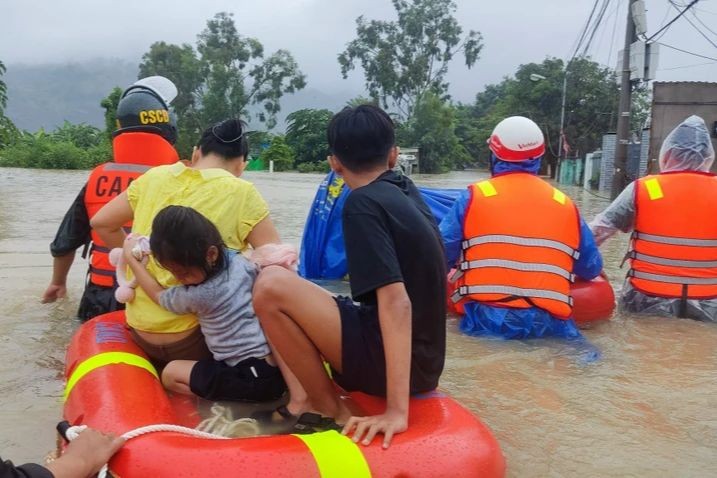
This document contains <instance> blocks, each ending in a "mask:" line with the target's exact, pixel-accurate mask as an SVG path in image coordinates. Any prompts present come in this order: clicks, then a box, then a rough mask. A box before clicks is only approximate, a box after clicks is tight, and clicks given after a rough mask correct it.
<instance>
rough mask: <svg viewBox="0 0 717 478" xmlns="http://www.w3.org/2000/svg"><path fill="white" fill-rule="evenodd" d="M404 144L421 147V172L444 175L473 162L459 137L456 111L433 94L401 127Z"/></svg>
mask: <svg viewBox="0 0 717 478" xmlns="http://www.w3.org/2000/svg"><path fill="white" fill-rule="evenodd" d="M399 137H400V139H401V144H408V145H411V146H418V147H419V148H420V168H421V172H422V173H443V172H446V171H449V170H450V169H453V168H455V167H461V166H464V165H466V164H468V163H470V158H469V156H468V154H467V153H466V150H465V148H464V147H463V145H461V143H460V141H459V139H458V136H456V112H455V109H454V108H453V107H452V106H451V105H450V104H448V103H446V102H444V101H443V100H442V99H441V98H440V97H439V96H438V95H436V94H435V93H432V92H427V93H425V94H424V95H423V96H422V97H421V98H419V100H418V102H417V103H416V108H415V111H414V114H413V118H412V119H411V121H410V122H408V123H407V124H405V125H403V126H402V127H401V128H400V133H399Z"/></svg>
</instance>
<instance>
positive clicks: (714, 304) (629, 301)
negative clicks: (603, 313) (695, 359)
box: [589, 115, 717, 321]
mask: <svg viewBox="0 0 717 478" xmlns="http://www.w3.org/2000/svg"><path fill="white" fill-rule="evenodd" d="M714 160H715V151H714V148H713V147H712V140H711V138H710V133H709V130H708V129H707V126H706V125H705V122H704V120H703V119H702V118H700V117H699V116H696V115H692V116H690V117H689V118H687V119H686V120H684V121H683V122H682V123H680V124H679V125H678V126H677V127H676V128H675V129H673V130H672V131H671V132H670V134H669V135H667V138H665V141H664V142H663V143H662V147H661V148H660V156H659V165H660V172H661V173H670V172H679V171H701V172H708V171H709V170H710V168H711V167H712V163H714ZM685 201H689V198H685ZM634 225H635V183H634V182H632V183H630V184H629V185H628V186H627V187H626V188H625V190H624V191H623V192H622V193H621V194H620V195H619V196H618V197H617V198H616V199H615V200H614V201H613V202H612V203H611V204H610V205H609V206H608V207H607V208H606V209H605V210H604V211H603V212H601V213H600V214H598V215H597V216H596V217H595V219H593V220H592V221H591V222H590V224H589V226H590V229H591V230H592V231H593V234H594V235H595V241H596V242H597V244H598V245H600V244H602V243H603V242H605V240H607V239H608V238H610V237H611V236H612V235H614V234H615V233H616V232H617V231H622V232H630V231H632V229H633V227H634ZM620 307H621V308H622V309H623V310H626V311H628V312H642V313H650V314H655V315H669V316H674V315H677V312H678V310H679V308H680V299H664V298H660V297H651V296H647V295H645V294H642V293H641V292H639V291H637V290H635V289H634V288H633V287H632V286H631V285H630V283H629V281H625V285H624V286H623V290H622V295H621V298H620ZM687 315H688V316H689V317H691V318H695V319H699V320H707V321H717V299H710V300H699V301H698V300H688V301H687Z"/></svg>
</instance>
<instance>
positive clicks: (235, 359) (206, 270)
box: [124, 206, 295, 401]
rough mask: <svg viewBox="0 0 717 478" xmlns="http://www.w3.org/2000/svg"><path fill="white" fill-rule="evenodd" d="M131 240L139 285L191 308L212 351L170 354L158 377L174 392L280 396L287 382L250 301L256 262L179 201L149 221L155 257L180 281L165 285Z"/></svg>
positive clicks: (129, 252)
mask: <svg viewBox="0 0 717 478" xmlns="http://www.w3.org/2000/svg"><path fill="white" fill-rule="evenodd" d="M136 244H137V239H136V238H128V239H127V240H126V241H125V244H124V255H125V258H126V260H127V263H128V265H129V267H130V269H131V270H132V273H133V274H134V276H135V277H136V279H137V283H138V284H139V286H140V287H142V289H144V291H145V292H146V294H147V295H148V296H149V297H150V298H151V299H152V300H154V301H155V302H156V303H158V304H159V305H160V306H162V307H164V308H165V309H167V310H169V311H171V312H173V313H175V314H186V313H193V314H196V315H197V317H198V319H199V324H200V326H201V329H202V332H203V334H204V336H205V338H206V342H207V346H208V347H209V350H210V351H211V352H212V355H213V357H214V359H213V360H212V359H206V360H199V361H193V360H173V361H171V362H169V363H168V364H167V366H166V367H165V368H164V370H163V372H162V384H163V385H164V386H165V387H166V388H167V389H169V390H172V391H174V392H178V393H183V394H194V395H197V396H200V397H202V398H206V399H208V400H245V401H269V400H275V399H277V398H279V397H281V396H282V395H283V393H284V392H285V391H286V385H285V383H284V379H283V378H282V375H281V372H280V371H279V368H278V367H277V364H276V362H275V361H274V359H273V358H272V355H271V350H270V349H269V345H268V343H267V341H266V337H265V336H264V332H263V331H262V329H261V327H260V326H259V321H258V319H257V317H256V315H255V314H254V309H253V307H252V289H253V287H254V280H255V279H256V276H257V274H258V269H259V267H258V266H257V264H256V263H255V262H250V261H249V260H247V259H246V258H245V257H244V256H242V255H241V254H238V253H234V252H232V251H229V250H227V249H226V247H225V245H224V242H223V241H222V238H221V235H220V234H219V231H218V230H217V228H216V226H215V225H214V224H213V223H212V222H211V221H210V220H209V219H207V218H206V217H204V216H203V215H201V214H200V213H198V212H197V211H195V210H194V209H192V208H189V207H184V206H168V207H166V208H164V209H162V210H161V211H160V212H159V213H158V214H157V216H156V217H155V218H154V221H153V222H152V234H151V236H150V240H149V244H150V249H151V252H152V254H153V256H154V259H155V261H156V262H157V263H159V265H160V266H161V267H163V268H165V269H166V270H167V271H169V272H170V273H172V274H173V275H174V276H175V277H176V278H177V280H178V281H179V282H180V283H181V284H182V285H181V286H177V287H170V288H168V289H164V288H163V287H162V286H161V285H160V284H159V283H158V282H157V281H156V280H155V279H154V278H153V277H152V276H151V275H150V274H149V272H147V270H146V269H145V268H144V266H143V265H142V263H141V257H136V252H135V253H133V249H135V246H136ZM264 247H271V245H269V246H264ZM274 247H279V246H274ZM281 247H284V246H281ZM285 247H287V248H288V246H285ZM273 252H274V253H275V252H276V250H274V251H273ZM260 254H261V251H260ZM291 255H292V254H289V255H288V256H291ZM279 256H280V257H279V258H278V260H277V261H276V262H280V263H281V262H282V259H284V261H283V264H284V265H288V263H290V262H291V259H292V258H290V259H289V260H288V261H287V260H286V258H287V255H286V254H279ZM281 256H283V257H281ZM273 259H276V257H275V258H273ZM293 260H294V261H295V253H294V254H293Z"/></svg>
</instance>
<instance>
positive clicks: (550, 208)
mask: <svg viewBox="0 0 717 478" xmlns="http://www.w3.org/2000/svg"><path fill="white" fill-rule="evenodd" d="M488 146H489V148H490V150H491V153H492V154H491V178H490V179H486V180H481V181H478V182H476V183H475V184H473V185H471V186H469V187H468V191H466V192H464V193H463V194H462V195H461V196H460V197H459V198H458V200H457V201H456V203H455V204H454V206H453V209H452V210H451V211H450V212H449V213H448V215H446V217H445V218H444V219H443V221H442V222H441V224H440V229H441V235H442V236H443V241H444V244H445V247H446V256H447V259H448V261H449V264H450V265H452V266H455V267H456V270H457V273H456V274H455V275H454V276H453V277H454V280H455V283H454V286H455V293H454V294H453V300H454V301H460V302H462V303H463V305H464V310H465V316H464V317H463V319H462V321H461V324H460V328H461V330H462V331H463V332H465V333H467V334H470V335H498V336H501V337H504V338H528V337H543V336H558V337H566V338H574V337H580V336H581V335H580V332H579V330H578V329H577V326H576V325H575V322H574V321H573V320H572V318H571V316H572V298H571V297H570V284H571V282H572V281H573V280H574V277H575V275H577V276H579V277H581V278H583V279H592V278H594V277H596V276H597V275H598V274H599V273H600V271H601V270H602V258H601V257H600V252H599V251H598V249H597V246H596V245H595V241H594V239H593V235H592V233H591V232H590V229H589V228H588V227H587V225H586V224H585V222H584V221H583V220H582V219H581V218H580V213H579V212H578V209H577V207H576V206H575V205H574V204H573V202H572V201H571V200H570V198H569V197H567V196H566V195H565V194H564V193H563V192H561V191H560V190H558V189H556V188H554V187H553V186H552V185H550V184H549V183H547V182H546V181H543V180H542V179H540V178H538V177H537V172H538V170H539V168H540V160H541V158H542V156H543V154H544V153H545V142H544V139H543V133H542V131H541V130H540V128H539V127H538V125H536V124H535V123H534V122H533V121H531V120H530V119H528V118H524V117H522V116H512V117H509V118H506V119H504V120H503V121H501V122H500V123H498V125H497V126H496V127H495V129H494V130H493V133H492V134H491V137H490V140H489V142H488Z"/></svg>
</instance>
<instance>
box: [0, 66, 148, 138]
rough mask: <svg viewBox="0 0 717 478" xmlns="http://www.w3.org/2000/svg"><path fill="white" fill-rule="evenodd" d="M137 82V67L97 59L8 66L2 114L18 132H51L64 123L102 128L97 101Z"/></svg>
mask: <svg viewBox="0 0 717 478" xmlns="http://www.w3.org/2000/svg"><path fill="white" fill-rule="evenodd" d="M136 78H137V64H135V63H132V62H128V61H124V60H111V59H98V60H92V61H86V62H81V63H66V64H46V65H18V64H15V65H12V64H11V65H7V72H6V73H5V76H4V81H5V83H6V84H7V95H8V105H7V109H6V110H5V114H6V115H7V116H8V117H9V118H10V119H11V120H12V121H13V122H14V123H15V125H16V126H17V127H18V128H20V129H26V130H29V131H35V130H37V129H39V128H45V129H46V130H52V129H54V128H55V127H56V126H58V125H61V124H62V123H63V122H64V121H65V120H67V121H70V122H72V123H88V124H91V125H93V126H97V127H100V128H103V127H104V110H103V109H102V107H100V101H102V99H103V98H104V97H106V96H107V94H108V93H109V92H110V91H111V90H112V88H114V87H115V86H123V85H129V84H131V83H132V82H133V81H135V80H136Z"/></svg>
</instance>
